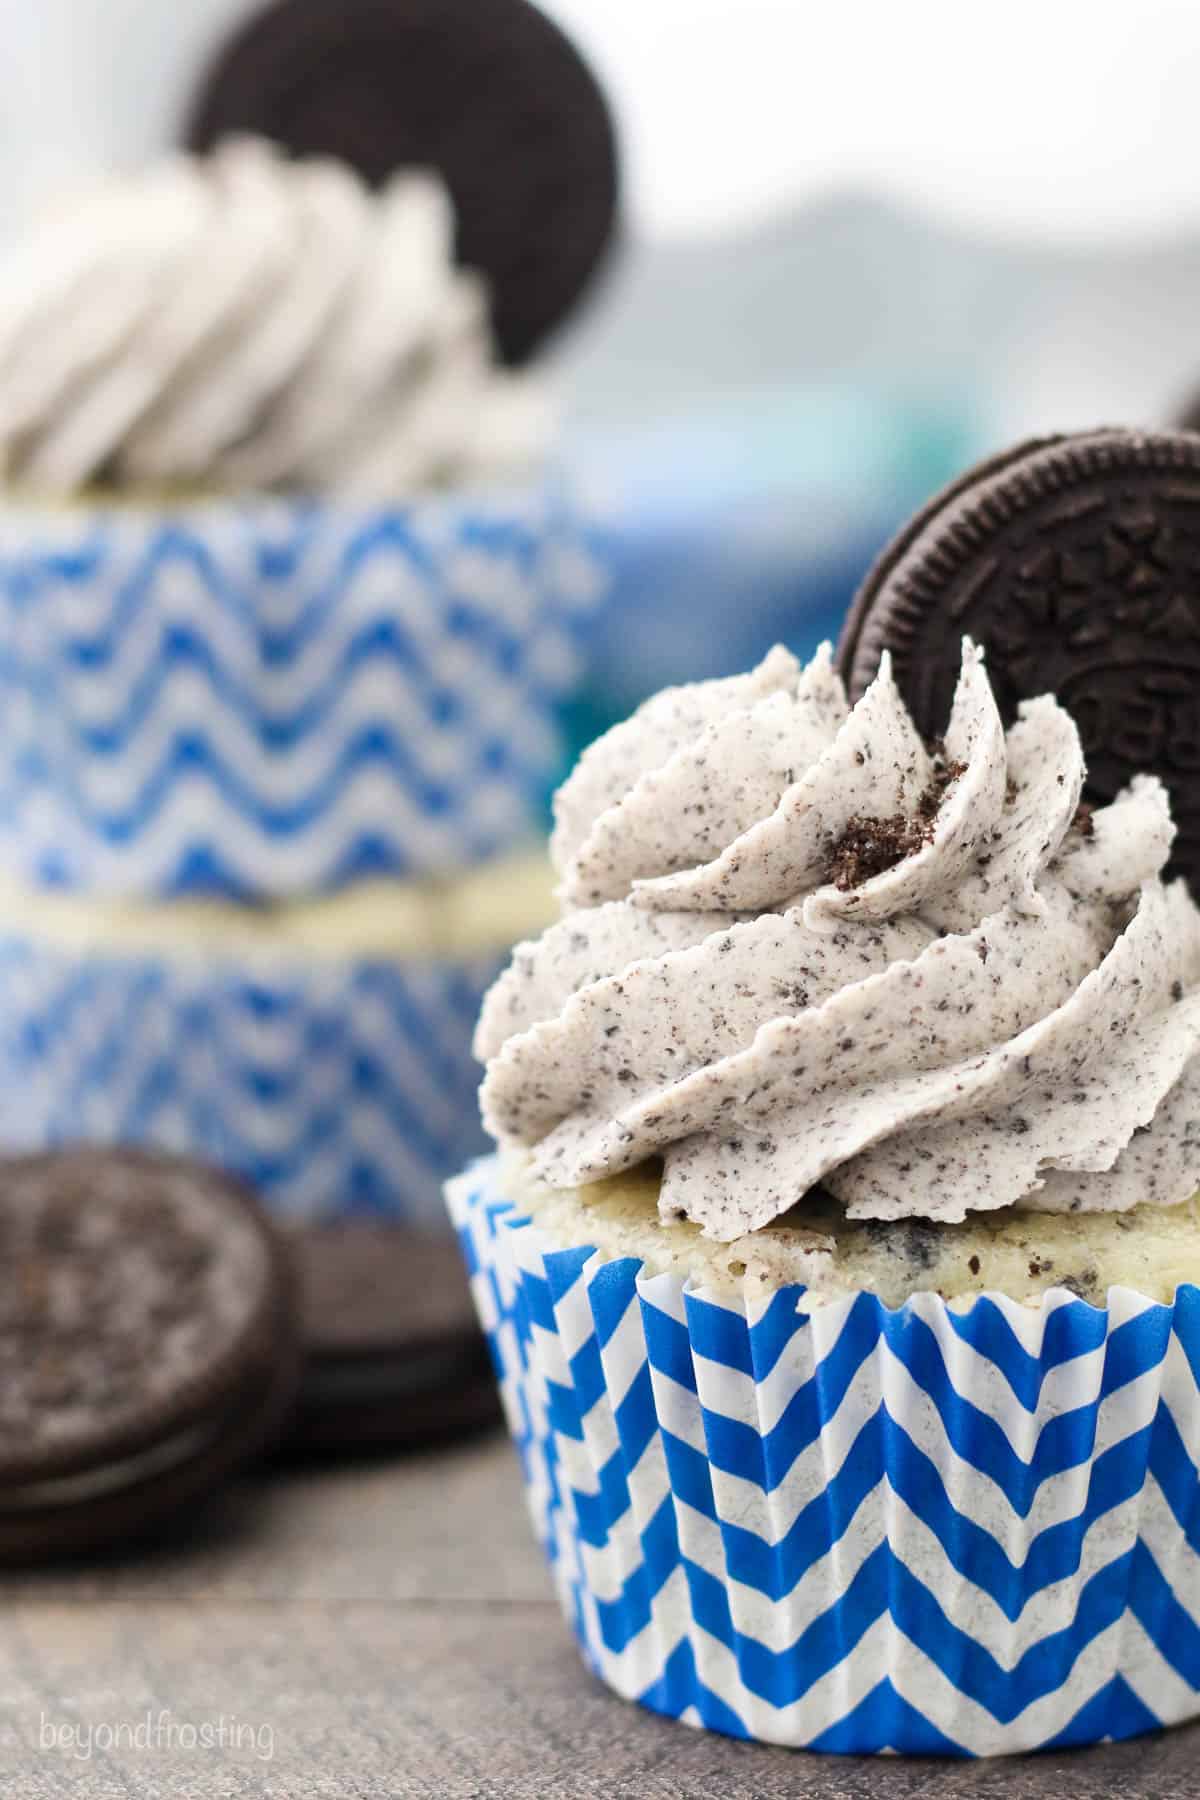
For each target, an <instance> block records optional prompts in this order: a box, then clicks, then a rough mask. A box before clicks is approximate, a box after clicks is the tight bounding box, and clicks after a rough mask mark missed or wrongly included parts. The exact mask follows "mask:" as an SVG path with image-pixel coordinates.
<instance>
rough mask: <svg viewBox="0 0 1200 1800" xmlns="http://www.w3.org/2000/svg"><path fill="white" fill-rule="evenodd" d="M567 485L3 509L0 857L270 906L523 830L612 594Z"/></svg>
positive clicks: (496, 846)
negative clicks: (356, 504) (364, 504)
mask: <svg viewBox="0 0 1200 1800" xmlns="http://www.w3.org/2000/svg"><path fill="white" fill-rule="evenodd" d="M597 541H598V540H596V539H595V538H594V536H593V534H592V533H591V531H590V530H589V527H588V525H587V522H586V516H585V514H584V512H583V511H582V510H581V509H580V508H578V507H577V506H576V504H575V503H574V501H573V499H572V498H571V497H570V496H569V495H568V494H567V493H566V492H565V491H564V490H562V489H560V488H555V487H552V486H547V487H545V488H543V489H540V490H537V491H531V492H530V493H528V494H526V495H523V496H511V495H510V496H497V497H492V498H481V497H473V498H471V499H466V498H462V497H446V498H429V499H425V500H422V501H420V502H419V503H414V504H412V505H410V506H406V507H391V508H384V509H378V508H376V509H361V508H359V509H355V508H353V507H349V506H346V505H340V504H339V505H334V504H324V503H316V502H284V501H278V500H269V499H261V500H245V501H238V502H234V501H222V502H206V503H193V504H181V505H179V506H177V507H174V508H172V509H168V510H157V511H156V510H152V509H150V508H145V509H142V508H137V507H119V506H114V507H108V508H99V507H84V506H78V507H64V508H59V509H50V508H45V509H42V510H34V509H30V508H28V507H22V506H19V505H17V504H15V503H10V504H8V505H7V506H6V507H5V508H3V509H0V712H2V714H3V718H4V722H5V723H4V734H3V741H2V743H0V859H2V861H3V866H4V867H5V869H6V870H7V871H8V872H9V874H10V875H12V876H15V877H19V878H21V879H23V880H24V881H26V882H28V883H34V884H37V885H51V886H55V887H62V888H78V889H81V890H86V891H90V892H96V893H101V892H103V893H113V894H123V895H133V896H139V897H152V896H163V895H168V896H169V895H177V894H181V893H209V894H223V895H232V896H236V897H239V898H270V897H281V896H282V897H287V896H292V895H296V894H301V893H316V892H319V891H323V890H327V889H332V888H336V887H339V886H341V885H343V884H345V883H348V882H350V881H353V880H355V879H358V878H360V877H365V876H369V875H379V874H389V875H400V876H410V875H417V874H426V873H430V872H435V871H437V872H440V871H447V870H452V869H456V868H459V867H462V866H464V865H466V864H470V863H473V862H476V861H478V860H481V859H483V858H485V857H487V856H489V855H491V854H492V853H493V852H495V851H497V850H502V849H504V848H507V847H509V846H511V844H512V843H513V842H514V841H515V840H516V839H518V838H519V837H520V836H522V835H523V834H525V833H527V832H528V831H529V830H530V828H531V824H533V823H534V822H536V821H537V820H538V819H539V818H540V815H541V812H542V809H543V808H544V805H545V801H546V796H547V794H548V792H549V789H550V787H551V786H552V785H553V782H554V780H555V779H556V777H557V776H558V775H559V774H560V773H561V767H560V763H561V757H562V742H561V735H560V726H559V707H560V705H561V704H562V702H563V701H564V699H565V698H566V697H567V696H568V695H569V694H570V693H571V691H572V690H573V687H574V683H575V680H576V676H577V674H578V671H579V664H580V637H581V633H582V631H583V629H584V624H585V621H586V619H587V617H588V616H589V614H590V613H591V611H592V610H593V608H594V607H595V606H596V605H597V603H598V602H599V600H600V599H601V598H602V596H603V592H604V576H603V560H602V558H601V556H600V553H599V551H598V549H597Z"/></svg>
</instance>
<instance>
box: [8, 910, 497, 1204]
mask: <svg viewBox="0 0 1200 1800" xmlns="http://www.w3.org/2000/svg"><path fill="white" fill-rule="evenodd" d="M505 960H506V959H505V958H504V957H503V956H500V955H497V954H486V955H481V956H478V957H474V958H463V959H462V960H428V959H424V960H418V959H414V960H413V961H411V962H399V961H395V962H394V961H372V960H362V961H349V960H347V961H340V960H337V959H335V958H329V957H325V958H314V959H311V960H309V961H307V962H305V961H302V960H301V959H299V958H296V959H294V960H293V959H288V960H283V961H281V960H275V959H268V958H266V957H264V956H262V955H258V956H255V957H254V958H253V959H250V958H249V957H247V958H244V959H241V960H234V959H231V958H229V957H225V956H222V957H209V956H206V957H204V958H201V957H199V956H196V957H187V956H179V957H174V956H172V957H168V958H164V957H161V956H142V955H136V954H135V955H129V954H124V953H119V954H113V953H103V954H101V953H98V952H91V951H89V952H87V953H81V952H78V951H74V950H70V949H61V948H56V947H54V946H51V945H48V944H46V943H44V942H38V941H37V940H35V939H33V938H31V937H28V936H20V935H16V934H12V933H5V934H3V935H0V1142H2V1143H3V1146H4V1149H5V1151H6V1152H14V1151H21V1150H38V1149H44V1148H49V1147H53V1146H55V1145H59V1144H64V1143H73V1142H77V1141H81V1140H82V1141H89V1142H100V1143H135V1144H145V1145H150V1146H153V1147H156V1148H159V1149H165V1150H175V1151H179V1152H182V1153H184V1154H186V1155H192V1156H198V1157H202V1158H204V1159H206V1160H208V1161H211V1162H214V1163H217V1164H219V1165H221V1166H222V1167H224V1168H227V1169H231V1170H233V1171H235V1172H237V1173H238V1174H241V1175H243V1176H245V1177H246V1178H248V1179H249V1180H250V1181H251V1182H253V1184H254V1185H255V1187H256V1188H257V1189H258V1191H259V1193H260V1195H261V1196H262V1198H263V1200H264V1201H265V1202H266V1204H267V1205H268V1207H269V1208H270V1209H271V1210H272V1211H273V1212H274V1213H275V1214H276V1215H278V1216H279V1217H281V1218H284V1219H287V1220H296V1221H300V1220H313V1219H319V1220H327V1219H335V1218H342V1217H346V1216H349V1215H355V1214H359V1215H361V1214H369V1215H372V1216H377V1217H385V1218H396V1219H403V1220H406V1221H410V1222H414V1223H421V1224H426V1225H441V1226H442V1227H443V1228H444V1225H445V1209H444V1206H443V1203H442V1198H441V1183H442V1182H443V1181H444V1180H445V1178H446V1176H447V1174H448V1173H449V1172H450V1171H451V1170H453V1169H454V1168H457V1167H461V1164H462V1160H463V1156H464V1153H466V1154H470V1153H471V1152H472V1151H473V1150H476V1149H478V1148H481V1147H482V1133H481V1128H480V1125H479V1109H478V1103H477V1098H476V1092H477V1088H478V1083H479V1069H478V1066H477V1065H476V1064H475V1062H474V1061H473V1059H472V1056H471V1049H470V1044H471V1032H472V1029H473V1026H474V1022H475V1019H476V1017H477V1015H478V1012H479V1006H480V1002H481V999H482V996H483V994H484V993H485V991H486V990H487V988H488V987H489V986H490V984H491V982H492V981H493V980H494V979H495V977H496V975H497V974H498V973H499V970H500V967H501V965H502V963H503V962H504V961H505Z"/></svg>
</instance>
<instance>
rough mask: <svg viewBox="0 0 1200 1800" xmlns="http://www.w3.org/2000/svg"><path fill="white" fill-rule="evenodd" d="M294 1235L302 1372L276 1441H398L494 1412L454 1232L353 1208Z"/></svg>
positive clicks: (291, 1448)
mask: <svg viewBox="0 0 1200 1800" xmlns="http://www.w3.org/2000/svg"><path fill="white" fill-rule="evenodd" d="M293 1247H294V1252H295V1256H296V1261H297V1265H298V1275H299V1285H300V1294H301V1316H302V1321H303V1325H302V1329H303V1339H304V1373H303V1379H302V1383H301V1389H300V1398H299V1402H298V1404H297V1406H296V1408H295V1411H294V1413H293V1415H292V1419H291V1423H290V1427H289V1430H288V1434H287V1437H286V1439H285V1440H284V1441H283V1442H282V1444H281V1449H282V1450H283V1451H284V1452H285V1453H291V1454H297V1455H304V1456H313V1455H335V1454H339V1453H344V1452H362V1451H381V1450H403V1449H409V1448H413V1447H416V1446H418V1445H422V1444H427V1443H432V1442H436V1441H438V1440H443V1439H446V1438H449V1437H455V1436H458V1435H460V1434H462V1433H465V1432H470V1431H474V1430H477V1429H479V1428H481V1427H482V1426H485V1425H491V1424H495V1423H497V1422H498V1421H499V1418H500V1400H499V1394H498V1392H497V1388H496V1380H495V1376H494V1374H493V1372H492V1364H491V1359H490V1356H489V1354H488V1348H487V1342H486V1340H485V1338H484V1336H483V1333H482V1332H481V1331H480V1329H479V1325H478V1323H477V1320H476V1316H475V1311H474V1307H473V1306H472V1303H471V1294H470V1290H469V1288H468V1286H467V1278H466V1275H465V1273H464V1271H463V1265H462V1258H461V1256H460V1255H459V1252H458V1248H457V1246H456V1245H455V1243H454V1242H453V1240H451V1239H448V1238H443V1237H439V1236H434V1235H432V1234H430V1233H427V1232H421V1231H414V1230H411V1229H408V1228H406V1227H403V1226H396V1225H386V1224H379V1223H375V1222H372V1221H367V1220H364V1221H361V1222H342V1223H339V1224H336V1225H327V1226H314V1227H311V1228H309V1229H306V1230H304V1231H301V1232H298V1233H297V1234H296V1237H295V1239H294V1246H293Z"/></svg>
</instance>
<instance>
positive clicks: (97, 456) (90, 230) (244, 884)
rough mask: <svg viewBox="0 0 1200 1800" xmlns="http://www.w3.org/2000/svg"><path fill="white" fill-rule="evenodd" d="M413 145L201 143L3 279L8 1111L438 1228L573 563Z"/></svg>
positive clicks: (304, 1210)
mask: <svg viewBox="0 0 1200 1800" xmlns="http://www.w3.org/2000/svg"><path fill="white" fill-rule="evenodd" d="M455 234H456V217H455V211H454V208H453V205H452V203H451V200H450V197H449V193H448V190H447V188H446V186H445V184H444V183H443V182H442V180H441V179H440V177H439V176H438V175H437V174H436V173H435V172H431V171H428V170H401V171H399V172H397V173H396V174H395V175H394V176H393V177H392V178H391V179H389V180H388V181H387V182H386V183H384V184H382V185H381V186H380V187H379V188H378V189H371V188H369V187H368V186H367V185H366V183H365V182H364V181H363V180H362V179H361V177H360V176H359V175H357V174H356V173H355V172H353V171H352V170H351V169H350V168H349V167H348V166H346V165H344V164H341V163H338V162H336V161H334V160H332V159H329V158H321V157H298V158H291V157H289V156H287V155H285V154H284V153H283V152H282V151H281V150H279V149H277V148H275V147H273V146H271V145H269V144H268V143H266V142H265V141H263V140H261V139H256V138H251V137H236V138H228V139H225V140H223V141H222V142H221V143H220V144H219V145H218V146H217V147H216V148H214V149H213V151H212V152H211V153H210V154H206V155H204V156H185V155H182V154H180V155H176V156H172V157H170V158H168V159H167V160H166V161H164V162H163V163H162V164H161V165H160V166H156V167H153V168H151V169H149V170H147V171H145V172H143V173H140V174H135V175H131V176H125V177H122V178H120V179H118V180H115V181H113V182H111V183H109V184H107V185H104V186H103V187H101V188H100V189H99V190H98V191H96V192H93V193H91V194H89V195H87V196H85V197H84V198H83V199H82V200H80V201H79V202H78V204H76V205H74V206H72V207H70V208H68V209H66V210H65V211H63V212H61V213H59V214H57V215H56V216H55V217H54V218H52V219H51V220H50V221H48V222H47V224H46V225H45V226H44V227H43V228H42V229H41V230H40V231H39V233H38V234H37V235H36V236H35V237H34V238H32V239H31V240H30V241H29V243H27V244H26V245H24V246H22V247H20V248H18V249H17V250H16V251H15V252H14V253H13V257H12V259H11V260H10V263H9V265H8V267H7V269H6V270H5V271H4V272H3V274H2V275H0V465H2V467H3V472H4V478H5V491H4V495H3V501H2V504H0V633H2V636H3V641H4V646H5V648H4V654H3V657H2V658H0V703H2V705H3V709H4V716H5V721H6V730H5V734H4V742H3V746H2V748H0V863H2V866H3V869H4V882H3V893H2V894H0V1093H2V1094H3V1099H2V1100H0V1139H2V1140H3V1142H4V1144H5V1145H6V1146H7V1147H9V1148H20V1149H31V1148H39V1147H42V1146H44V1145H47V1144H53V1143H57V1142H60V1141H63V1140H68V1139H74V1138H79V1137H87V1138H91V1139H94V1140H101V1141H122V1142H126V1141H135V1142H139V1143H147V1144H150V1145H154V1146H159V1147H164V1148H170V1149H175V1150H180V1151H184V1152H187V1153H189V1154H202V1155H205V1156H208V1157H210V1158H213V1159H215V1160H217V1161H219V1162H221V1163H223V1164H225V1165H226V1166H229V1167H231V1168H233V1169H234V1170H235V1171H236V1172H238V1173H240V1174H243V1175H246V1176H248V1177H250V1178H252V1179H253V1180H255V1181H256V1183H258V1184H259V1186H260V1187H261V1189H262V1191H263V1193H264V1195H265V1197H266V1198H267V1200H268V1201H269V1202H270V1203H272V1204H273V1205H274V1206H275V1207H276V1208H277V1209H279V1210H280V1211H283V1212H285V1213H287V1214H289V1215H290V1216H303V1217H305V1218H310V1217H316V1216H321V1217H324V1216H330V1215H335V1214H338V1213H340V1212H343V1211H346V1210H357V1209H362V1208H366V1209H368V1210H370V1211H373V1212H381V1213H386V1214H392V1215H401V1216H404V1217H408V1218H414V1219H419V1220H424V1221H425V1222H427V1223H428V1222H433V1221H436V1220H440V1219H441V1218H442V1217H443V1216H444V1215H443V1214H442V1210H441V1205H440V1198H439V1193H440V1183H441V1181H442V1180H443V1179H444V1177H445V1175H446V1174H447V1173H448V1172H449V1171H450V1170H451V1169H452V1168H454V1167H455V1166H458V1165H459V1164H460V1163H461V1159H462V1155H463V1149H464V1145H469V1144H471V1143H472V1142H475V1141H478V1142H480V1143H482V1142H483V1140H482V1139H481V1138H480V1137H479V1128H478V1120H477V1114H476V1108H475V1104H474V1088H475V1085H476V1082H477V1074H476V1072H475V1071H474V1069H473V1065H472V1062H471V1056H470V1031H471V1025H472V1022H473V1019H474V1017H475V1015H476V1013H477V1012H478V1008H479V1003H480V999H481V997H482V995H483V993H484V992H485V991H486V988H487V986H488V984H489V982H490V981H491V980H492V979H493V978H494V976H495V975H496V973H497V972H498V970H499V968H500V967H501V966H502V963H503V960H504V957H505V955H506V953H507V951H508V949H509V948H510V946H511V944H512V942H513V940H514V938H515V937H517V936H519V935H521V933H522V932H526V931H528V930H530V929H537V928H538V927H539V925H540V923H541V922H542V921H543V919H544V917H545V916H546V905H547V894H548V887H549V883H548V876H547V874H546V873H544V854H543V853H541V852H540V851H539V849H538V842H539V833H540V829H541V818H542V812H543V808H544V806H545V802H546V797H547V795H548V793H549V791H550V788H551V787H552V785H553V782H554V780H555V778H556V776H557V774H558V773H560V758H561V756H562V754H563V751H562V733H561V729H560V707H561V705H562V703H563V702H564V700H565V699H566V698H567V697H568V696H569V694H570V693H571V691H572V689H573V686H574V683H575V680H576V678H577V674H578V671H579V667H580V661H581V642H582V640H581V634H582V631H583V628H584V624H585V621H586V618H587V615H588V613H589V612H590V610H591V609H592V608H593V607H594V605H595V604H596V602H597V601H598V599H599V598H600V597H601V595H602V593H603V586H604V578H603V569H602V565H601V564H600V562H599V561H598V560H597V557H596V554H595V551H594V545H593V541H592V535H591V531H590V527H589V524H588V520H587V517H586V514H585V513H584V512H583V511H582V510H581V509H580V507H579V505H578V504H577V501H576V499H575V497H574V496H573V494H572V492H571V490H570V488H569V485H568V484H567V483H566V482H565V481H564V480H562V479H561V478H560V477H558V476H556V475H555V474H554V472H553V468H552V464H551V462H550V458H549V448H550V445H549V437H548V429H549V424H550V411H549V409H548V407H547V404H546V400H545V395H544V391H543V388H542V386H541V383H540V380H539V378H538V376H537V375H536V373H530V372H529V371H527V370H524V369H523V370H521V371H514V370H511V369H509V368H508V367H506V366H505V365H504V364H503V362H502V361H501V358H500V354H499V351H498V349H497V346H496V343H495V339H494V336H493V330H492V301H491V296H490V295H489V291H488V288H487V286H486V284H485V283H484V282H483V281H482V280H481V279H480V278H479V277H478V276H477V275H475V274H474V273H473V272H472V271H471V270H470V269H467V268H464V267H462V266H461V265H460V263H459V262H458V260H457V259H456V255H455Z"/></svg>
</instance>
